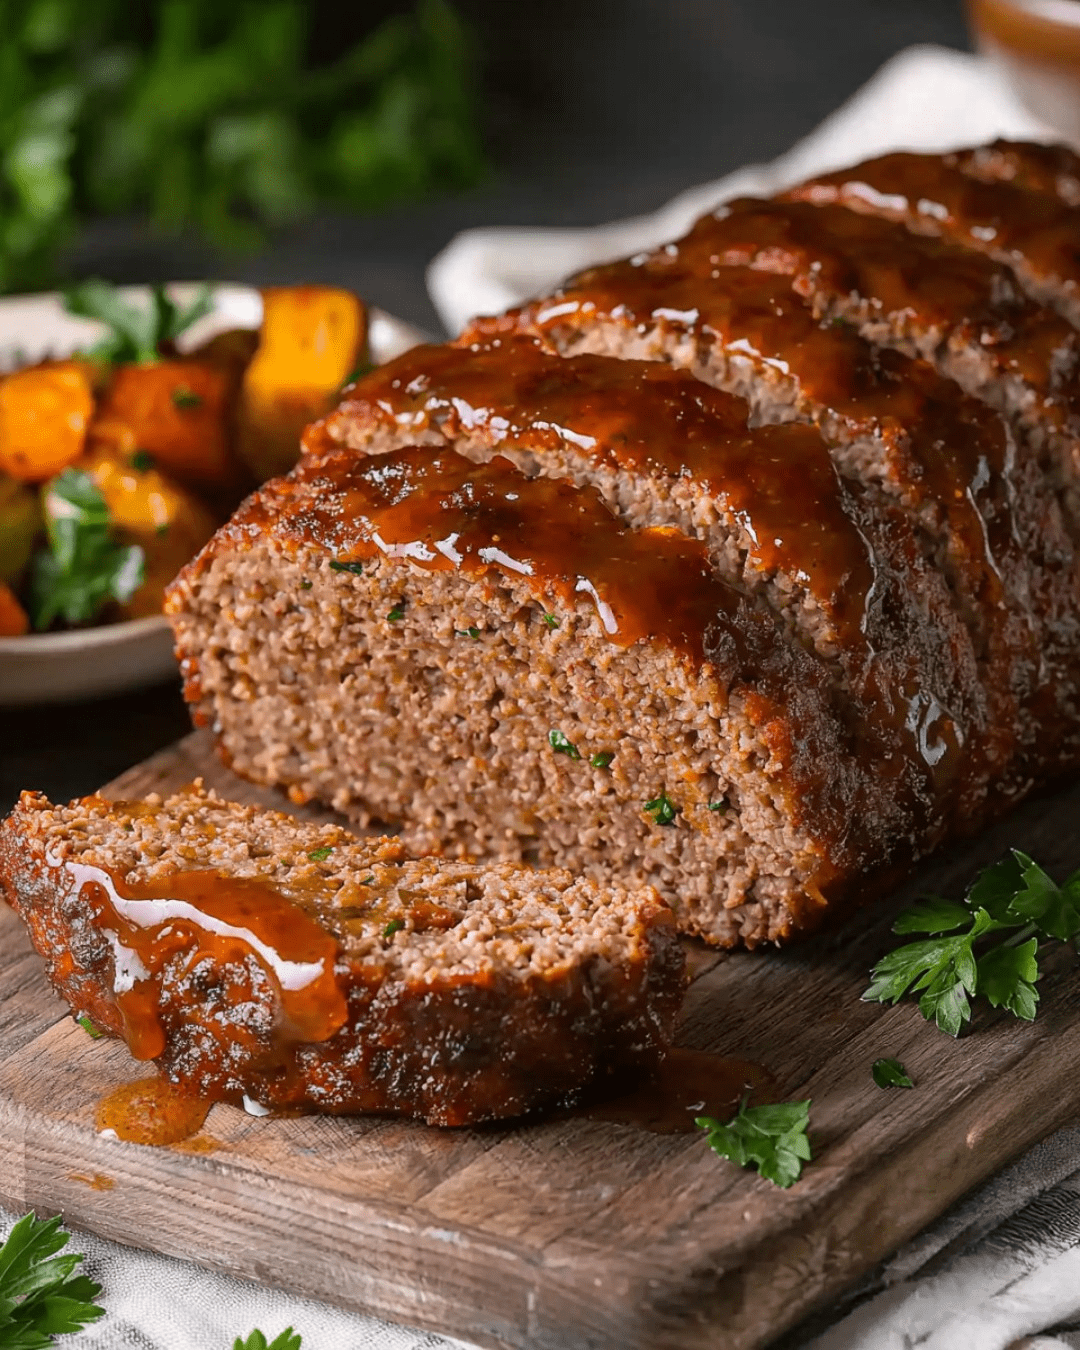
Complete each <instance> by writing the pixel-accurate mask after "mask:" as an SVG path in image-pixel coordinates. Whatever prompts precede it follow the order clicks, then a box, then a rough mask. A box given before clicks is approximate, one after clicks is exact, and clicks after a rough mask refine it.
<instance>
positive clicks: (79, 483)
mask: <svg viewBox="0 0 1080 1350" xmlns="http://www.w3.org/2000/svg"><path fill="white" fill-rule="evenodd" d="M44 507H45V532H46V536H47V538H48V545H49V546H48V549H47V550H46V549H43V550H41V551H40V552H38V553H37V554H36V555H35V558H34V564H33V573H32V576H31V585H30V601H31V610H32V612H33V618H34V627H35V628H37V629H39V630H41V629H45V628H48V627H49V625H50V624H51V623H53V622H54V620H56V619H58V618H61V619H64V620H65V621H66V622H67V623H72V624H76V623H89V622H90V621H91V620H92V619H94V618H96V617H97V615H98V613H99V612H100V611H101V610H102V609H103V608H104V607H105V606H106V605H107V604H108V603H109V602H110V601H112V600H116V601H119V602H120V603H121V604H123V603H124V602H125V601H127V600H130V599H131V597H132V596H133V595H134V594H135V592H136V591H137V590H138V589H139V587H140V586H141V585H142V583H143V579H144V577H145V574H146V566H145V559H144V555H143V551H142V549H141V548H140V547H139V546H138V544H120V543H117V542H116V541H115V540H114V538H113V536H112V532H111V530H110V528H109V508H108V507H107V506H106V505H105V498H104V497H103V496H102V495H101V493H100V492H99V491H98V489H97V487H96V485H95V484H94V481H93V479H92V478H91V477H90V475H89V474H87V473H83V471H82V470H81V469H65V470H64V472H63V473H62V474H60V475H59V476H58V477H56V478H54V479H53V480H52V482H51V483H50V484H49V486H48V488H47V489H46V492H45V497H44Z"/></svg>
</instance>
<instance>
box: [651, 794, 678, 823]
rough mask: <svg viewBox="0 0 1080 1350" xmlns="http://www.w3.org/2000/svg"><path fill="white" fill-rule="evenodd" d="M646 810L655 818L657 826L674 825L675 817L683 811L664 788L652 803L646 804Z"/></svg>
mask: <svg viewBox="0 0 1080 1350" xmlns="http://www.w3.org/2000/svg"><path fill="white" fill-rule="evenodd" d="M645 810H646V811H647V812H648V813H649V815H651V816H652V818H653V823H654V824H656V825H674V823H675V817H676V816H677V815H678V814H679V812H680V811H681V810H682V807H681V806H676V805H675V803H674V802H673V801H672V800H671V798H670V797H669V796H668V795H667V793H666V792H665V791H664V789H663V788H661V789H660V792H659V795H658V796H656V797H654V798H653V799H652V801H651V802H646V803H645Z"/></svg>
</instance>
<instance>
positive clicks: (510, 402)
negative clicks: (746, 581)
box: [328, 338, 874, 647]
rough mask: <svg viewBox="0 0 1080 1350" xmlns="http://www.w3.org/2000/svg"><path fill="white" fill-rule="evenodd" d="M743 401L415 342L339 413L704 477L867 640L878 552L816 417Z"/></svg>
mask: <svg viewBox="0 0 1080 1350" xmlns="http://www.w3.org/2000/svg"><path fill="white" fill-rule="evenodd" d="M749 411H750V410H749V407H748V405H747V404H746V402H745V401H744V400H742V399H739V398H736V397H734V396H733V395H731V394H726V393H723V392H722V391H720V390H718V389H714V388H712V387H711V386H709V385H706V384H703V383H702V382H701V381H700V380H696V379H694V378H693V376H691V375H688V374H687V373H685V372H683V371H678V370H675V369H673V368H672V367H670V366H666V365H662V364H660V363H658V362H655V361H619V360H615V359H613V358H611V357H605V356H593V355H582V356H574V357H568V358H566V359H562V358H560V357H557V356H554V355H552V354H551V353H550V352H547V351H545V350H544V349H543V348H542V347H541V346H540V345H539V344H537V343H536V342H534V341H531V340H529V339H527V338H506V339H499V338H495V339H493V340H492V341H491V342H488V343H474V344H472V345H471V346H468V347H455V346H438V347H436V346H424V347H414V348H413V349H412V350H411V351H409V352H407V353H406V354H405V355H404V356H401V357H399V358H398V359H397V360H396V361H392V362H390V363H389V364H387V365H386V366H382V367H380V368H379V369H377V370H376V371H373V372H372V373H371V374H370V375H368V376H366V377H365V378H364V379H363V380H362V381H361V382H360V384H358V385H356V386H354V388H353V389H352V390H351V391H350V392H349V394H348V395H347V396H346V398H345V400H344V401H343V403H342V405H341V407H340V408H339V409H338V411H337V412H336V413H334V414H333V415H332V416H331V417H330V418H329V419H328V429H329V430H330V432H331V435H332V436H334V438H335V439H338V440H345V441H346V442H347V443H349V444H360V443H362V434H363V433H364V432H365V431H366V430H368V429H374V430H378V429H379V427H380V426H382V427H390V428H395V429H398V430H400V431H401V432H402V433H403V434H413V435H416V434H420V433H422V432H427V431H429V430H431V429H432V428H436V429H437V430H438V431H439V433H440V434H441V435H443V436H445V437H446V438H447V439H448V440H449V441H450V442H451V443H453V441H454V440H456V439H457V438H467V439H468V440H469V441H470V442H475V441H477V440H480V441H482V442H483V443H485V444H486V446H488V447H489V448H490V449H491V450H492V451H496V450H500V449H514V450H525V451H529V452H531V453H532V454H536V455H540V456H543V455H544V454H545V453H551V452H562V453H563V454H564V455H565V454H570V455H572V456H575V457H578V458H580V459H586V460H588V461H591V462H592V463H593V464H596V465H597V466H600V467H602V468H605V469H615V470H621V471H622V472H623V473H624V474H625V475H627V477H628V478H629V479H633V478H640V477H647V478H651V479H653V480H655V481H657V482H658V483H659V484H661V490H664V488H665V486H666V484H668V483H670V482H671V481H672V480H678V479H692V480H693V482H694V484H695V485H697V486H699V487H700V489H701V491H702V493H703V494H707V495H708V496H711V497H712V498H713V499H714V500H715V501H716V503H717V505H718V507H719V509H720V510H721V511H722V512H724V513H725V514H726V515H727V516H729V517H733V518H734V519H735V522H736V523H737V525H738V526H739V527H740V530H741V532H742V533H743V538H744V541H745V547H746V548H747V551H748V554H749V559H750V562H751V565H752V567H753V569H754V570H755V571H759V572H765V573H771V572H776V571H782V572H784V573H786V575H787V576H789V577H790V578H792V579H793V580H794V581H795V582H796V583H799V584H801V585H804V586H805V587H806V588H807V590H808V591H809V593H810V594H811V595H812V596H813V597H814V598H815V600H816V601H817V602H818V604H819V605H820V606H821V608H822V609H823V610H824V611H825V613H826V614H828V616H829V617H830V619H831V621H832V622H833V624H834V625H835V627H836V629H837V630H838V632H839V635H840V639H841V641H846V642H849V643H853V644H857V645H859V646H860V647H861V646H863V645H864V639H865V629H866V623H867V615H866V606H867V603H868V597H869V595H870V593H871V590H872V588H873V585H874V560H873V557H872V552H871V548H870V545H869V543H868V540H867V538H866V535H865V532H864V531H863V530H862V529H861V527H860V525H859V524H858V523H857V519H853V515H855V516H856V517H857V516H858V510H857V508H856V506H855V504H854V502H853V501H852V495H853V489H852V487H851V486H850V485H845V484H843V483H842V482H841V480H840V479H839V478H838V475H837V472H836V470H835V468H834V467H833V463H832V460H831V458H830V456H829V452H828V449H827V447H826V446H825V443H824V442H823V441H822V439H821V435H820V433H819V432H818V431H817V430H816V429H815V428H813V427H810V426H806V425H801V424H796V423H788V424H786V425H783V426H757V427H750V426H749V425H748V418H749Z"/></svg>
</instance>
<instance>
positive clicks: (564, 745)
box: [548, 729, 581, 759]
mask: <svg viewBox="0 0 1080 1350" xmlns="http://www.w3.org/2000/svg"><path fill="white" fill-rule="evenodd" d="M548 745H550V746H551V748H552V750H554V751H555V753H556V754H557V755H566V756H567V758H568V759H580V758H581V751H580V750H579V749H578V748H577V746H576V745H575V744H574V742H573V741H568V740H567V739H566V737H565V736H564V735H563V734H562V732H561V731H557V730H554V729H552V730H551V731H549V732H548Z"/></svg>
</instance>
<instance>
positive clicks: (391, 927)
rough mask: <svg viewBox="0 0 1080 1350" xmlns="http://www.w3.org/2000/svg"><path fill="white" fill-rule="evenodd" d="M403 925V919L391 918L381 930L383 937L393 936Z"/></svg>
mask: <svg viewBox="0 0 1080 1350" xmlns="http://www.w3.org/2000/svg"><path fill="white" fill-rule="evenodd" d="M404 927H405V920H404V919H391V920H390V922H389V923H388V924H387V925H386V927H385V928H384V929H383V930H382V935H383V937H384V938H388V937H393V936H394V934H395V933H400V932H401V930H402V929H403V928H404Z"/></svg>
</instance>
